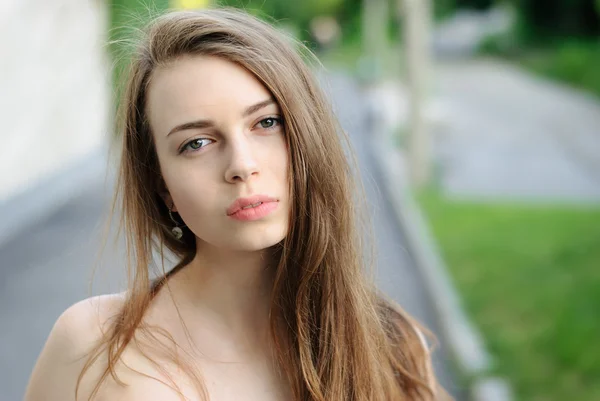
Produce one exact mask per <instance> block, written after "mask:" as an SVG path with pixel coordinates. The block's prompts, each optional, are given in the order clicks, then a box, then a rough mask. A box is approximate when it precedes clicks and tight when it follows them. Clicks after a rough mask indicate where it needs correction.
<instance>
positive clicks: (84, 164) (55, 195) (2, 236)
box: [0, 147, 108, 246]
mask: <svg viewBox="0 0 600 401" xmlns="http://www.w3.org/2000/svg"><path fill="white" fill-rule="evenodd" d="M107 153H108V151H107V148H106V147H102V148H100V149H96V150H94V151H92V152H90V153H88V154H86V155H85V156H83V157H81V158H79V159H77V160H75V161H74V162H72V163H70V164H69V165H68V166H66V167H65V168H63V169H61V170H60V171H58V172H56V173H53V174H50V175H49V176H48V177H44V178H42V179H40V180H39V181H37V182H36V183H34V184H33V185H31V186H29V187H28V188H27V189H25V190H24V191H22V192H20V193H18V194H16V195H13V196H11V197H9V198H8V199H5V200H3V201H0V246H1V245H2V244H4V243H5V242H6V241H8V240H9V239H10V238H12V237H14V236H16V235H17V234H19V233H22V232H23V231H25V230H26V229H27V228H29V227H31V226H32V225H33V224H35V223H36V222H38V221H39V220H40V219H43V218H46V217H48V216H50V215H51V214H52V213H53V212H55V211H56V210H58V209H60V207H62V206H63V205H65V204H66V203H67V202H68V201H69V200H71V199H73V198H74V197H76V196H77V195H78V194H80V193H82V192H83V191H85V190H86V189H87V188H89V187H90V186H92V185H98V184H101V183H102V181H103V180H104V179H105V178H106V171H107Z"/></svg>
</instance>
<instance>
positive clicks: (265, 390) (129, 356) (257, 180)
mask: <svg viewBox="0 0 600 401" xmlns="http://www.w3.org/2000/svg"><path fill="white" fill-rule="evenodd" d="M151 82H152V83H151V85H150V89H149V92H148V110H147V112H148V115H149V120H150V125H151V128H152V131H153V135H154V140H155V144H156V149H157V154H158V158H159V161H160V164H161V173H162V177H163V179H164V181H165V185H166V188H167V191H166V192H165V193H164V194H161V195H162V197H163V199H164V201H165V203H166V204H167V205H168V206H169V207H171V206H172V208H173V211H175V212H178V213H179V215H180V216H181V218H182V219H183V221H184V222H185V223H186V225H187V227H188V228H189V229H191V230H192V231H193V232H194V234H195V235H196V242H197V254H196V258H195V259H194V260H193V261H192V262H191V264H190V265H188V266H186V267H185V268H184V269H183V270H181V271H180V272H178V273H177V274H176V275H174V276H173V277H172V278H171V279H170V280H169V282H168V286H166V287H164V288H163V289H162V290H161V291H160V292H159V294H158V295H157V296H156V298H155V299H154V300H153V302H152V305H151V307H150V309H149V310H148V311H147V313H146V315H145V317H144V322H145V323H147V324H149V325H151V326H156V327H159V328H160V329H161V330H164V331H166V332H168V333H169V335H170V336H171V337H172V339H173V341H174V344H176V345H173V343H172V342H167V344H170V345H169V347H170V349H171V350H173V349H176V350H177V351H178V352H180V353H181V354H182V355H188V356H189V357H190V358H191V359H190V360H191V362H193V363H194V364H195V365H196V366H197V368H198V371H199V373H200V375H201V376H200V377H201V379H202V382H203V385H204V386H205V388H206V390H207V392H208V395H209V398H210V400H211V401H229V400H248V401H252V400H260V401H275V400H289V399H291V396H290V392H289V386H288V383H287V382H286V380H285V379H284V377H283V374H282V371H281V369H280V368H279V367H278V366H277V364H276V362H275V357H274V355H273V346H272V343H271V339H270V336H269V324H268V323H269V316H268V314H269V306H270V295H271V288H272V272H270V271H269V270H268V269H267V268H266V267H267V264H268V263H267V262H268V261H269V255H270V253H271V251H270V249H271V247H272V246H273V245H275V244H277V243H278V242H280V241H281V240H282V239H283V238H284V237H285V235H286V233H287V229H288V218H289V199H288V194H287V169H288V158H287V149H286V144H285V138H284V130H283V127H282V125H281V123H280V121H279V120H278V119H279V118H280V111H279V108H278V105H277V104H276V103H274V102H269V101H268V100H269V99H271V96H270V93H269V92H268V91H267V90H266V89H265V88H264V87H263V86H262V85H261V84H260V83H259V81H257V80H256V79H255V78H254V77H253V76H252V75H251V74H250V73H248V72H247V71H245V70H243V69H242V68H241V67H239V66H236V65H234V64H231V63H229V62H227V61H224V60H220V59H215V58H211V57H204V56H193V57H192V56H190V57H186V58H182V59H179V60H177V61H175V62H174V63H172V64H171V65H169V66H168V67H163V68H162V69H159V70H157V71H155V72H154V73H153V79H152V81H151ZM261 104H262V106H261ZM252 106H256V107H254V108H252ZM258 106H261V107H258ZM198 120H203V121H208V122H209V124H208V125H207V124H201V126H196V127H193V128H187V129H183V130H176V131H173V129H174V128H175V127H181V125H182V124H186V123H188V122H191V121H198ZM182 150H183V151H182ZM256 194H266V195H268V196H270V197H272V198H275V199H276V200H277V208H276V209H275V211H273V212H272V213H270V214H269V215H268V216H266V217H264V218H260V219H257V220H254V221H240V220H237V219H234V218H232V217H230V216H228V215H227V213H226V210H227V208H228V207H229V206H230V205H231V203H232V202H233V201H234V200H236V199H237V198H239V197H248V196H251V195H256ZM124 300H125V297H124V296H123V295H110V296H103V297H97V298H92V299H88V300H85V301H82V302H80V303H78V304H76V305H73V306H72V307H70V308H69V309H68V310H67V311H65V312H64V313H63V314H62V315H61V317H60V318H59V319H58V321H57V322H56V324H55V327H54V328H53V330H52V333H51V334H50V337H49V339H48V342H47V344H46V346H45V347H44V350H43V351H42V354H41V355H40V358H39V360H38V363H37V364H36V367H35V369H34V372H33V374H32V377H31V380H30V383H29V386H28V389H27V394H26V397H25V400H26V401H41V400H49V401H69V400H75V393H74V389H75V383H76V381H77V378H78V376H79V374H80V372H81V369H82V368H83V365H84V363H85V360H86V356H87V355H88V354H89V351H90V349H91V348H92V347H93V345H94V344H95V343H96V342H97V340H98V339H99V338H101V335H102V328H103V327H104V328H106V326H107V322H108V321H109V319H110V318H111V317H112V316H114V315H115V314H116V313H118V311H119V309H120V308H121V307H122V305H123V302H124ZM158 337H159V338H162V339H164V337H161V336H160V335H159V336H158ZM138 338H139V339H140V340H142V341H143V340H144V337H143V336H142V335H141V334H140V335H138ZM141 351H144V352H146V353H149V354H150V355H151V356H152V358H153V359H154V360H155V361H157V362H158V366H159V367H160V368H162V369H164V370H163V371H161V369H157V367H156V366H155V365H153V364H152V363H151V362H150V361H149V360H148V359H146V358H145V357H144V356H143V355H142V353H141ZM105 356H106V355H102V356H101V358H99V360H98V362H97V363H95V364H94V365H93V366H92V369H91V370H90V371H89V372H88V373H87V374H86V375H85V376H84V379H83V381H82V384H81V387H80V392H79V396H78V398H77V400H87V399H88V398H89V395H90V394H91V391H92V390H93V388H94V385H95V384H96V383H97V381H98V378H99V376H100V374H101V373H102V372H103V370H104V367H105V364H103V360H104V358H105ZM136 371H137V372H136ZM140 373H142V374H140ZM117 374H118V377H119V379H120V380H121V381H123V382H124V383H126V386H122V385H120V384H119V383H117V382H116V381H115V380H114V379H113V378H112V377H110V376H109V377H108V378H107V380H106V381H105V382H104V384H103V385H102V387H101V389H100V391H99V393H98V395H97V398H95V399H97V400H111V401H114V400H127V401H132V400H133V401H136V400H140V401H148V400H161V401H170V400H181V397H180V396H179V394H178V392H177V391H175V389H173V388H172V387H173V386H172V385H171V384H170V383H171V381H170V379H172V380H173V382H174V383H175V384H176V386H177V387H179V390H180V391H181V392H182V393H183V395H184V396H185V397H187V399H190V400H200V399H201V398H200V396H199V394H198V392H197V391H196V388H195V387H194V385H193V384H192V381H191V380H190V378H189V376H187V375H186V374H185V372H184V371H183V370H182V369H181V368H180V367H178V366H177V365H176V364H174V363H173V362H170V361H168V360H167V359H165V357H164V355H163V354H161V352H160V349H159V348H152V347H150V348H142V350H140V348H138V347H137V346H136V345H134V344H131V345H129V346H128V347H127V348H126V351H125V353H124V355H123V356H122V359H121V361H120V363H119V364H118V365H117Z"/></svg>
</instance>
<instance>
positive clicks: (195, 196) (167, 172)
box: [163, 163, 217, 219]
mask: <svg viewBox="0 0 600 401" xmlns="http://www.w3.org/2000/svg"><path fill="white" fill-rule="evenodd" d="M163 174H164V175H163V176H164V178H165V182H166V184H167V188H168V190H169V193H170V194H171V197H172V198H173V202H175V205H176V206H177V211H178V212H179V214H180V215H181V216H182V217H183V218H184V219H185V218H186V217H187V218H191V217H193V216H195V215H203V214H205V213H208V212H209V211H210V209H211V208H212V207H213V205H214V203H215V202H216V197H217V193H216V188H215V185H211V182H212V181H213V180H212V178H211V177H210V175H211V174H213V172H212V171H210V170H209V171H206V169H202V168H193V167H192V166H189V165H187V164H186V163H172V164H171V165H170V166H169V167H168V168H165V169H164V172H163Z"/></svg>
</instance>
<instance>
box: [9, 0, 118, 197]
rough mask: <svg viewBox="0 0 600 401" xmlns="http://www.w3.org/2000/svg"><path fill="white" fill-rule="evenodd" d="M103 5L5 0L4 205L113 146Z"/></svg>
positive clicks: (83, 0) (88, 0) (98, 0)
mask: <svg viewBox="0 0 600 401" xmlns="http://www.w3.org/2000/svg"><path fill="white" fill-rule="evenodd" d="M107 22H108V10H107V5H106V2H105V1H102V0H51V1H47V0H2V1H0V202H1V201H3V200H6V199H9V198H11V197H12V196H14V195H16V194H19V193H21V192H23V191H25V190H26V189H28V188H31V187H33V186H35V185H36V184H38V183H40V182H43V181H44V179H45V178H48V177H50V176H52V175H53V174H56V173H57V172H59V171H61V170H65V169H68V168H69V166H70V165H72V164H73V163H75V162H76V161H81V159H83V158H85V157H86V155H88V154H92V153H93V152H94V151H96V152H97V151H98V150H99V149H100V148H102V147H103V145H104V144H105V143H106V142H107V140H108V137H109V131H110V125H109V121H110V119H109V115H110V88H111V86H110V75H109V72H108V71H109V68H108V66H109V63H108V56H107V49H106V35H107Z"/></svg>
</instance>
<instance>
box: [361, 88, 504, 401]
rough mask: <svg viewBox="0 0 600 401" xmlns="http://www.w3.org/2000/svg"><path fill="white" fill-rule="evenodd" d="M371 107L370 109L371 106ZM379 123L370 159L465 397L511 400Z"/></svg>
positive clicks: (398, 155) (386, 132) (402, 163)
mask: <svg viewBox="0 0 600 401" xmlns="http://www.w3.org/2000/svg"><path fill="white" fill-rule="evenodd" d="M370 104H371V105H377V104H378V101H377V100H376V99H372V98H370ZM373 107H374V106H373ZM373 107H371V110H372V111H374V110H375V109H374V108H373ZM380 128H381V129H378V130H375V132H373V133H372V135H373V138H372V142H371V143H372V146H373V148H372V150H373V152H374V153H373V154H374V155H376V157H374V158H373V159H374V161H375V165H376V166H377V169H378V170H379V171H378V173H379V174H380V176H381V178H382V179H383V184H384V191H385V192H386V193H387V195H388V197H389V199H390V202H391V204H392V207H393V209H394V213H395V216H396V218H397V220H398V223H399V226H400V228H401V230H402V231H403V233H404V235H405V237H406V240H407V247H408V251H409V252H410V254H411V256H412V257H413V258H414V261H415V265H416V266H417V267H418V268H419V269H421V274H422V277H423V280H424V284H425V288H426V291H427V292H428V296H429V298H430V300H431V303H432V305H433V307H434V310H435V313H436V318H437V320H438V322H439V325H440V329H441V333H440V335H441V336H442V337H443V340H444V342H445V343H446V344H448V346H449V348H450V352H451V354H452V357H453V358H454V360H455V363H456V367H457V369H459V371H460V374H461V375H462V376H463V377H465V378H466V379H467V383H468V385H469V389H468V390H469V397H470V399H471V400H472V401H511V400H512V398H513V397H512V395H511V388H510V386H509V384H508V383H507V382H506V381H505V380H503V379H501V378H496V377H490V376H488V375H489V370H490V366H491V360H490V357H489V355H488V353H487V352H486V350H485V347H484V344H483V340H482V338H481V336H480V334H479V333H478V332H477V330H476V329H475V327H474V326H473V325H472V324H471V322H470V321H469V319H468V317H467V315H466V314H465V312H464V311H463V309H462V307H461V305H460V299H459V296H458V294H457V292H456V290H455V289H454V286H453V285H452V282H451V279H450V277H449V275H448V273H447V268H446V266H445V265H444V262H443V260H442V258H441V256H440V253H439V251H438V249H437V247H436V244H435V241H434V240H433V237H432V235H431V234H430V232H429V230H428V227H427V224H426V222H425V219H424V218H423V214H422V212H421V210H420V209H419V206H418V205H417V203H416V202H415V200H414V199H413V197H412V195H411V192H410V189H409V187H408V182H409V180H408V175H407V169H406V163H405V161H404V157H403V155H402V154H401V152H400V151H398V150H396V149H395V146H394V145H393V144H391V140H390V135H389V133H390V132H392V127H380Z"/></svg>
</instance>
